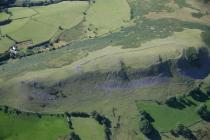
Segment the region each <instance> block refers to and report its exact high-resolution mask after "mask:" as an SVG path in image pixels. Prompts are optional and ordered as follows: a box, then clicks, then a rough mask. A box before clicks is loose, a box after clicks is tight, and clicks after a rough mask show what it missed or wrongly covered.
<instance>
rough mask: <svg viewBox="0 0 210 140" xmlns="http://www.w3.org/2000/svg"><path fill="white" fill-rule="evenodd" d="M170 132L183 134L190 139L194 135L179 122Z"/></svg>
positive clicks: (193, 137)
mask: <svg viewBox="0 0 210 140" xmlns="http://www.w3.org/2000/svg"><path fill="white" fill-rule="evenodd" d="M172 132H174V133H175V134H176V135H180V136H183V137H184V138H188V139H192V140H194V139H195V136H194V135H193V133H192V131H191V130H190V129H189V128H187V127H186V126H184V125H183V124H180V123H178V124H177V125H176V128H175V129H174V130H173V131H172Z"/></svg>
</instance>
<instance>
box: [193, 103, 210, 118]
mask: <svg viewBox="0 0 210 140" xmlns="http://www.w3.org/2000/svg"><path fill="white" fill-rule="evenodd" d="M196 112H197V114H198V115H199V116H200V117H201V118H203V119H205V120H210V112H209V111H208V108H207V106H206V105H205V104H201V105H199V107H198V108H197V110H196Z"/></svg>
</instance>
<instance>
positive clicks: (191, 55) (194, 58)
mask: <svg viewBox="0 0 210 140" xmlns="http://www.w3.org/2000/svg"><path fill="white" fill-rule="evenodd" d="M185 58H186V60H187V62H188V63H189V64H190V65H191V66H200V63H199V61H200V60H199V55H198V52H197V50H196V49H195V48H194V47H190V48H188V49H187V50H186V54H185Z"/></svg>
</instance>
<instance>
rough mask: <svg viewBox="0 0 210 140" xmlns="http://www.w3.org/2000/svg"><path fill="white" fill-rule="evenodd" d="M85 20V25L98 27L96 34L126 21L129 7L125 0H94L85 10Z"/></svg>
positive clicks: (112, 28) (128, 17)
mask: <svg viewBox="0 0 210 140" xmlns="http://www.w3.org/2000/svg"><path fill="white" fill-rule="evenodd" d="M86 20H87V21H86V23H85V24H86V26H87V27H89V28H98V30H97V31H96V32H97V34H98V35H100V34H103V33H107V32H109V31H113V30H115V29H117V28H120V27H121V26H125V25H126V24H127V23H128V21H129V20H130V7H129V5H128V3H127V1H126V0H106V1H104V0H96V2H95V3H92V4H91V7H90V9H89V10H88V11H87V16H86ZM90 25H93V27H91V26H90ZM93 30H94V29H93Z"/></svg>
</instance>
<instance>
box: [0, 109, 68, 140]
mask: <svg viewBox="0 0 210 140" xmlns="http://www.w3.org/2000/svg"><path fill="white" fill-rule="evenodd" d="M0 131H1V132H0V138H1V139H3V140H27V139H28V140H29V139H31V140H57V139H58V138H59V137H66V136H68V134H69V131H70V130H69V128H68V125H67V122H66V121H65V119H64V118H62V117H61V118H59V117H51V116H43V117H42V118H38V117H37V116H27V115H19V116H17V115H16V114H5V113H2V112H0Z"/></svg>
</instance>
